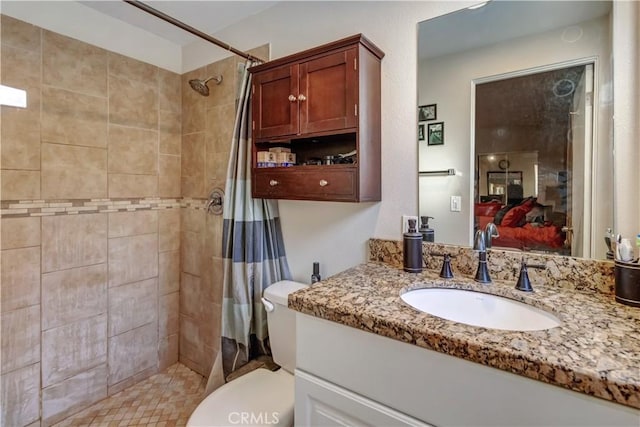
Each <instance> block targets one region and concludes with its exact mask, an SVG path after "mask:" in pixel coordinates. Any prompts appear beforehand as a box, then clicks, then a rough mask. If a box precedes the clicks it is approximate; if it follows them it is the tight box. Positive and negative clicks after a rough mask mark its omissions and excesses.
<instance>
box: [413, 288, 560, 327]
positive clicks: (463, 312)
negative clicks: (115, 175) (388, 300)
mask: <svg viewBox="0 0 640 427" xmlns="http://www.w3.org/2000/svg"><path fill="white" fill-rule="evenodd" d="M400 297H401V298H402V300H403V301H404V302H406V303H407V304H409V305H410V306H412V307H413V308H416V309H418V310H420V311H423V312H425V313H429V314H431V315H433V316H438V317H442V318H443V319H447V320H452V321H454V322H459V323H465V324H467V325H471V326H481V327H483V328H493V329H503V330H508V331H540V330H544V329H551V328H554V327H556V326H560V325H561V324H562V322H561V321H560V319H558V318H557V317H556V316H554V315H553V314H551V313H548V312H546V311H544V310H541V309H539V308H537V307H533V306H530V305H527V304H524V303H521V302H518V301H514V300H512V299H509V298H503V297H500V296H497V295H490V294H484V293H480V292H474V291H467V290H464V289H444V288H427V289H415V290H412V291H409V292H406V293H404V294H402V295H400Z"/></svg>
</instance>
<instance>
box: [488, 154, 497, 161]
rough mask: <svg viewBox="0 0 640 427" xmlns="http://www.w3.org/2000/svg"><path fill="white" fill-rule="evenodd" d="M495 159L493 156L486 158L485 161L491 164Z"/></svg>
mask: <svg viewBox="0 0 640 427" xmlns="http://www.w3.org/2000/svg"><path fill="white" fill-rule="evenodd" d="M495 159H496V156H493V155H491V156H488V157H487V160H489V161H490V162H493V161H494V160H495Z"/></svg>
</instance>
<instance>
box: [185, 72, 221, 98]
mask: <svg viewBox="0 0 640 427" xmlns="http://www.w3.org/2000/svg"><path fill="white" fill-rule="evenodd" d="M209 80H215V81H216V84H217V85H219V84H220V83H222V76H221V75H220V76H213V77H209V78H208V79H207V80H200V79H192V80H189V85H190V86H191V88H192V89H193V90H195V91H196V92H198V93H199V94H200V95H202V96H209V86H207V82H208V81H209Z"/></svg>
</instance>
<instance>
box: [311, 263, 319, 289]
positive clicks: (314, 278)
mask: <svg viewBox="0 0 640 427" xmlns="http://www.w3.org/2000/svg"><path fill="white" fill-rule="evenodd" d="M319 281H320V263H319V262H314V263H313V273H312V274H311V284H314V283H316V282H319Z"/></svg>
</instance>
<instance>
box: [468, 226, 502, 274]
mask: <svg viewBox="0 0 640 427" xmlns="http://www.w3.org/2000/svg"><path fill="white" fill-rule="evenodd" d="M498 236H500V235H499V234H498V227H496V225H495V224H494V223H492V222H490V223H488V224H487V226H486V227H485V229H484V231H482V230H477V231H476V235H475V237H474V239H473V249H474V250H476V251H478V270H477V271H476V277H475V278H474V280H475V281H476V282H480V283H491V276H489V266H488V264H487V249H491V241H492V240H493V238H494V237H498Z"/></svg>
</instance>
